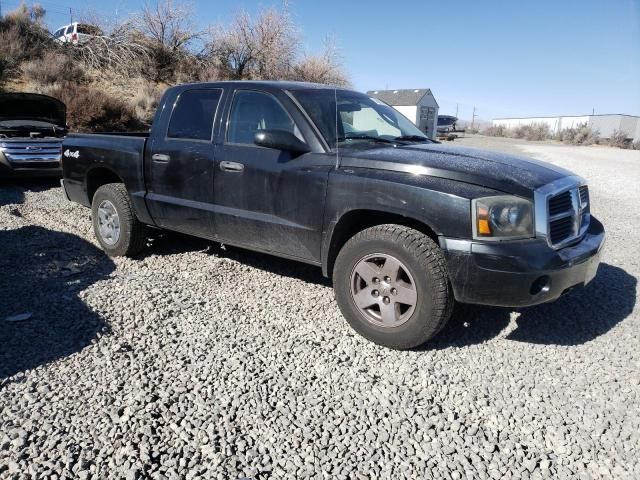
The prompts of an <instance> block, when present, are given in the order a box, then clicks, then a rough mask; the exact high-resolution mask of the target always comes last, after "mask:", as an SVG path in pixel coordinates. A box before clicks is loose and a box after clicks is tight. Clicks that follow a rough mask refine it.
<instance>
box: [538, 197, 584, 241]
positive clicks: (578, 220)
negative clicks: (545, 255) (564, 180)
mask: <svg viewBox="0 0 640 480" xmlns="http://www.w3.org/2000/svg"><path fill="white" fill-rule="evenodd" d="M547 213H548V219H549V228H548V235H549V242H550V243H551V246H553V247H555V248H560V247H563V246H565V245H568V244H570V243H571V242H573V241H575V240H577V239H579V238H581V237H582V235H583V234H584V232H585V231H586V229H587V227H588V226H589V221H590V218H591V216H590V213H589V189H588V187H587V186H586V185H582V186H580V187H578V186H576V187H575V188H571V189H569V190H565V191H563V192H560V193H557V194H555V195H552V196H550V197H549V200H548V204H547Z"/></svg>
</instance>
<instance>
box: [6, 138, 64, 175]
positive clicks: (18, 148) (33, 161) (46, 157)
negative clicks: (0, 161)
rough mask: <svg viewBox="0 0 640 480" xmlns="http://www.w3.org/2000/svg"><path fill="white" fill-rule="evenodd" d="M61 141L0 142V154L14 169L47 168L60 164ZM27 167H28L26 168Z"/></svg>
mask: <svg viewBox="0 0 640 480" xmlns="http://www.w3.org/2000/svg"><path fill="white" fill-rule="evenodd" d="M61 144H62V140H55V139H52V140H44V141H38V140H24V141H23V140H10V141H9V140H7V141H2V142H0V152H1V153H3V154H4V156H5V158H6V159H7V161H8V162H9V163H10V164H12V165H13V166H15V167H24V168H33V167H38V166H41V167H43V168H47V167H49V166H51V165H52V164H55V165H59V164H60V145H61ZM27 165H28V167H27Z"/></svg>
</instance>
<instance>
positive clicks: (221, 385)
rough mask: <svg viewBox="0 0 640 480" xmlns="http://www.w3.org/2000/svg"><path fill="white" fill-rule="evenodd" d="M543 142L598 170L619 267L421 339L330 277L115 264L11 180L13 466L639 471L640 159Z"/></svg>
mask: <svg viewBox="0 0 640 480" xmlns="http://www.w3.org/2000/svg"><path fill="white" fill-rule="evenodd" d="M509 148H512V147H511V146H509ZM536 148H541V149H542V150H539V151H532V152H531V153H534V154H535V155H537V156H540V157H541V158H542V157H544V158H547V159H549V160H551V161H554V162H556V163H558V164H561V165H564V166H567V167H569V168H570V169H573V170H574V171H576V172H577V173H579V174H582V175H584V176H586V177H587V178H588V179H589V180H590V184H591V192H592V201H593V204H594V210H595V213H596V215H598V216H599V217H600V218H601V219H603V220H604V222H605V224H606V227H607V229H608V244H607V246H606V250H605V253H604V263H603V265H602V266H601V268H600V271H599V275H598V277H597V278H596V280H595V281H594V283H593V284H591V285H590V286H589V287H588V288H586V289H584V290H580V291H576V292H574V293H572V294H570V295H569V296H567V297H564V298H562V299H561V300H559V301H558V302H556V303H555V304H551V305H546V306H540V307H535V308H530V309H527V310H522V311H520V312H515V311H509V310H502V309H487V308H477V309H470V310H468V311H466V312H464V313H459V314H458V315H457V316H456V317H455V318H454V319H453V320H452V321H451V322H450V323H449V325H448V326H447V327H446V328H445V330H444V331H443V333H442V334H441V335H440V336H439V337H438V338H437V339H436V340H435V341H434V342H432V343H431V344H430V345H428V346H426V347H425V348H423V349H421V350H419V351H412V352H396V351H391V350H386V349H384V348H381V347H377V346H375V345H373V344H371V343H368V342H366V341H365V340H363V339H362V338H360V337H359V336H357V335H356V334H354V333H353V332H352V331H351V330H350V328H349V327H348V325H347V324H346V322H345V321H344V320H343V318H342V317H341V315H340V313H339V311H338V308H337V306H336V305H335V303H334V301H333V292H332V290H331V287H330V285H329V283H328V282H327V281H326V280H324V279H323V278H322V276H321V275H320V272H319V271H317V270H316V269H314V268H311V267H308V266H305V265H298V264H295V263H291V262H287V261H284V260H278V259H273V258H270V257H267V256H262V255H258V254H254V253H248V252H244V251H241V250H238V249H232V248H228V249H227V250H221V249H220V247H219V246H216V245H213V244H210V243H208V242H204V241H200V240H197V239H191V238H187V237H184V236H180V235H175V234H168V235H160V236H158V237H157V238H155V239H154V240H153V244H152V246H151V247H150V248H149V249H148V250H147V252H146V253H145V255H144V256H143V257H142V258H140V259H137V260H129V259H114V260H111V259H108V258H107V257H105V256H104V255H103V254H102V253H101V252H100V250H99V249H98V248H97V246H96V242H95V241H94V239H93V235H92V233H91V224H90V220H89V212H88V210H86V209H83V208H81V207H79V206H76V205H73V204H70V203H67V202H65V201H63V199H62V196H61V191H60V189H59V188H57V187H56V185H55V183H53V182H51V183H47V182H44V183H34V182H19V183H14V184H6V183H5V184H1V185H0V245H1V248H2V254H1V255H0V478H16V479H17V478H20V479H22V478H45V477H47V476H49V478H69V477H73V478H80V479H85V478H127V479H136V478H157V479H161V478H168V479H173V478H221V479H223V478H224V479H228V478H240V477H246V478H255V479H264V478H308V477H314V478H337V479H347V478H349V479H351V478H355V479H359V478H363V479H364V478H391V479H399V478H451V479H456V478H474V479H475V478H482V479H484V478H496V479H497V478H585V479H586V478H617V479H624V478H629V479H630V478H640V466H639V458H640V433H639V432H640V351H639V348H638V347H639V346H640V342H639V341H638V331H639V329H638V327H639V326H640V325H639V323H640V315H639V313H638V307H636V301H637V278H638V275H639V274H640V261H639V258H640V256H639V255H638V253H639V252H638V245H639V244H640V233H639V232H638V231H637V228H638V226H639V225H640V209H639V208H638V205H640V189H639V188H638V185H640V158H637V157H633V156H628V153H629V152H627V153H625V154H624V155H618V153H619V151H613V150H612V151H609V152H606V151H605V150H609V149H605V150H603V149H600V150H598V149H596V150H595V153H593V149H571V148H564V147H555V146H547V145H542V146H536ZM549 149H551V150H549ZM602 151H605V153H604V154H602ZM610 152H614V154H615V155H613V154H611V153H610ZM631 153H632V152H631ZM638 153H640V152H638ZM611 155H613V157H614V158H613V159H611V158H609V157H608V156H611ZM20 314H30V315H28V316H27V315H23V316H22V317H19V318H22V319H20V320H17V321H7V320H5V319H6V317H11V316H16V315H20ZM24 317H27V318H24Z"/></svg>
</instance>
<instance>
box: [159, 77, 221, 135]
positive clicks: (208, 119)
mask: <svg viewBox="0 0 640 480" xmlns="http://www.w3.org/2000/svg"><path fill="white" fill-rule="evenodd" d="M220 97H222V89H219V88H215V89H214V88H211V89H197V90H185V91H183V92H182V93H181V94H180V95H179V96H178V99H177V100H176V103H175V105H174V107H173V111H172V112H171V119H170V120H169V127H168V128H167V137H168V138H173V139H179V140H200V141H211V136H212V131H213V120H214V118H215V116H216V111H217V109H218V105H219V103H220Z"/></svg>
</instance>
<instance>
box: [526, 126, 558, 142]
mask: <svg viewBox="0 0 640 480" xmlns="http://www.w3.org/2000/svg"><path fill="white" fill-rule="evenodd" d="M522 133H523V134H524V136H523V137H518V138H525V139H526V140H529V141H542V140H548V139H550V138H551V130H549V126H548V125H547V124H546V123H534V124H531V125H523V126H522Z"/></svg>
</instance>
